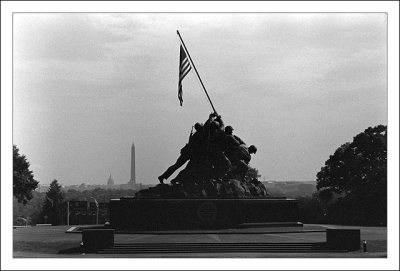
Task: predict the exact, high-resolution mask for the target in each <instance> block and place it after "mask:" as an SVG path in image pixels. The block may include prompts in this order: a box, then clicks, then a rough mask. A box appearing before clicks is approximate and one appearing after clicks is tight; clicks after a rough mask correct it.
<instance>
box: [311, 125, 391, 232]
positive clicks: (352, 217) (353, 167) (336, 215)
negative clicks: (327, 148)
mask: <svg viewBox="0 0 400 271" xmlns="http://www.w3.org/2000/svg"><path fill="white" fill-rule="evenodd" d="M386 130H387V128H386V126H384V125H378V126H376V127H374V128H371V127H368V128H367V129H366V130H365V131H364V132H362V133H360V134H358V135H356V136H355V137H354V139H353V142H351V143H345V144H343V145H342V146H340V147H339V148H338V149H337V150H336V151H335V153H334V154H333V155H331V156H330V157H329V159H328V160H327V161H326V162H325V166H324V167H322V168H321V171H320V172H318V174H317V189H318V191H319V196H320V199H321V200H322V201H323V202H324V203H325V204H326V206H325V207H326V208H325V209H326V212H327V215H328V217H329V218H331V219H333V220H334V221H332V222H339V223H346V224H364V225H385V224H386V217H387V215H386V204H387V203H386V201H387V192H386V189H387V174H386V168H387V131H386Z"/></svg>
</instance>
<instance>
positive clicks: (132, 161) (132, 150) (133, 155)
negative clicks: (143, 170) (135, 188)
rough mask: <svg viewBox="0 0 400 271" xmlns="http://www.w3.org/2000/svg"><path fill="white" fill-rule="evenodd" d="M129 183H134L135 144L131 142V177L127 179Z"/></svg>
mask: <svg viewBox="0 0 400 271" xmlns="http://www.w3.org/2000/svg"><path fill="white" fill-rule="evenodd" d="M129 183H130V184H133V185H135V184H136V176H135V144H134V143H132V147H131V179H130V180H129Z"/></svg>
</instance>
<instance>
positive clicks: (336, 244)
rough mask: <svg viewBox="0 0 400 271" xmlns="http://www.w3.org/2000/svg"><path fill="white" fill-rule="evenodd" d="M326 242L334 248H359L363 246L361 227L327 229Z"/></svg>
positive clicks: (352, 249)
mask: <svg viewBox="0 0 400 271" xmlns="http://www.w3.org/2000/svg"><path fill="white" fill-rule="evenodd" d="M326 242H327V243H328V246H329V247H331V248H333V249H345V250H349V251H355V250H359V249H360V246H361V233H360V229H327V230H326Z"/></svg>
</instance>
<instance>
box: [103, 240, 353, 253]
mask: <svg viewBox="0 0 400 271" xmlns="http://www.w3.org/2000/svg"><path fill="white" fill-rule="evenodd" d="M215 252H218V253H229V252H243V253H246V252H277V253H279V252H291V253H295V252H347V250H339V249H332V248H330V247H329V246H328V245H327V244H326V243H151V244H145V243H139V244H115V245H114V246H113V247H111V248H107V249H103V250H101V251H99V252H98V253H100V254H140V253H215Z"/></svg>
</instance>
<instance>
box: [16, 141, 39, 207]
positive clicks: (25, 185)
mask: <svg viewBox="0 0 400 271" xmlns="http://www.w3.org/2000/svg"><path fill="white" fill-rule="evenodd" d="M29 166H30V164H29V162H28V161H27V160H26V157H25V155H20V154H19V149H18V148H17V146H15V145H13V194H14V196H15V197H16V198H17V200H18V202H22V203H23V204H24V205H25V204H26V203H27V202H28V201H29V200H31V199H32V191H33V190H35V189H36V187H37V185H38V183H39V182H38V181H36V180H35V179H33V172H32V171H31V170H29Z"/></svg>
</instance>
